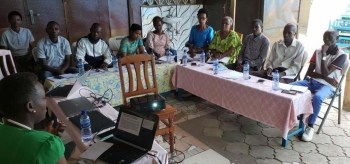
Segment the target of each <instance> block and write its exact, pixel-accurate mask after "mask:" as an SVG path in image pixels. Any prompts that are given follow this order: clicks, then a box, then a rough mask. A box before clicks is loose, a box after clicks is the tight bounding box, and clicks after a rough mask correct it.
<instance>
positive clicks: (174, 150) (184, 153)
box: [165, 138, 186, 164]
mask: <svg viewBox="0 0 350 164" xmlns="http://www.w3.org/2000/svg"><path fill="white" fill-rule="evenodd" d="M165 142H167V143H168V144H169V145H170V143H169V142H168V141H167V140H165ZM174 144H175V138H174ZM174 151H177V152H180V154H179V155H177V156H174V157H171V158H169V159H173V158H175V157H178V156H180V155H181V154H183V156H184V158H183V159H182V160H181V161H179V162H171V163H170V162H169V164H173V163H181V162H183V161H184V160H185V158H186V156H185V153H184V152H182V151H180V150H177V149H174Z"/></svg>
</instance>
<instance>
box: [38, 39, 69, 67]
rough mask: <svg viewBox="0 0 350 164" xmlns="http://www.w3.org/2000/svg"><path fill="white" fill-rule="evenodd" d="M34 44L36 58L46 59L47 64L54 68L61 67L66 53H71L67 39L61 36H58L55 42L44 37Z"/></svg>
mask: <svg viewBox="0 0 350 164" xmlns="http://www.w3.org/2000/svg"><path fill="white" fill-rule="evenodd" d="M36 46H37V47H38V58H39V59H40V58H43V59H46V62H47V65H48V66H50V67H53V68H55V69H59V68H61V66H62V64H63V62H64V59H65V57H66V55H71V54H72V51H71V49H70V45H69V42H68V40H67V39H66V38H64V37H62V36H58V40H57V43H53V42H52V41H51V40H50V38H49V37H44V38H42V39H40V40H39V41H38V43H37V45H36Z"/></svg>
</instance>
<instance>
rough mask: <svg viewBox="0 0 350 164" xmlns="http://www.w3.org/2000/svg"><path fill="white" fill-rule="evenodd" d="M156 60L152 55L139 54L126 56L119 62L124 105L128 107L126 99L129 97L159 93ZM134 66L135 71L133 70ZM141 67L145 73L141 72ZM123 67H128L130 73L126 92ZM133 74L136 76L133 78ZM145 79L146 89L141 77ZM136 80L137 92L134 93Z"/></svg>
mask: <svg viewBox="0 0 350 164" xmlns="http://www.w3.org/2000/svg"><path fill="white" fill-rule="evenodd" d="M149 63H150V65H151V68H152V81H153V85H152V84H151V82H150V76H149V74H148V68H149ZM154 64H155V63H154V60H153V57H152V56H151V55H147V54H138V55H131V56H126V57H123V58H121V59H119V60H118V66H119V72H120V73H119V74H120V83H121V86H122V95H123V103H124V105H127V101H126V99H127V98H129V97H134V96H137V95H143V94H147V93H154V94H156V93H158V86H157V81H156V71H155V67H154ZM132 65H133V67H134V69H132ZM141 66H143V72H141ZM123 67H126V69H127V73H128V79H129V80H128V81H129V89H128V92H126V88H125V87H126V86H125V78H124V75H123ZM133 70H134V71H133ZM133 72H134V74H135V76H133ZM142 76H143V77H144V82H145V84H146V88H144V87H143V84H142V79H141V77H142ZM135 78H136V83H137V84H136V90H135V91H134V85H135V84H134V79H135Z"/></svg>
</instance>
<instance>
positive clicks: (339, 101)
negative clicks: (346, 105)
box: [338, 91, 342, 124]
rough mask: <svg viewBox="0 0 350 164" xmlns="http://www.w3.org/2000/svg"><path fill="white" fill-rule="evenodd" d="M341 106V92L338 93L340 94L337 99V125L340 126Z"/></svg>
mask: <svg viewBox="0 0 350 164" xmlns="http://www.w3.org/2000/svg"><path fill="white" fill-rule="evenodd" d="M341 104H342V101H341V91H340V94H339V97H338V124H340V122H341V112H342V111H341V110H342V107H341Z"/></svg>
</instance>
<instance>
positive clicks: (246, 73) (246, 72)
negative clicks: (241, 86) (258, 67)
mask: <svg viewBox="0 0 350 164" xmlns="http://www.w3.org/2000/svg"><path fill="white" fill-rule="evenodd" d="M243 79H244V80H248V79H249V62H248V60H246V61H245V63H244V66H243Z"/></svg>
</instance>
